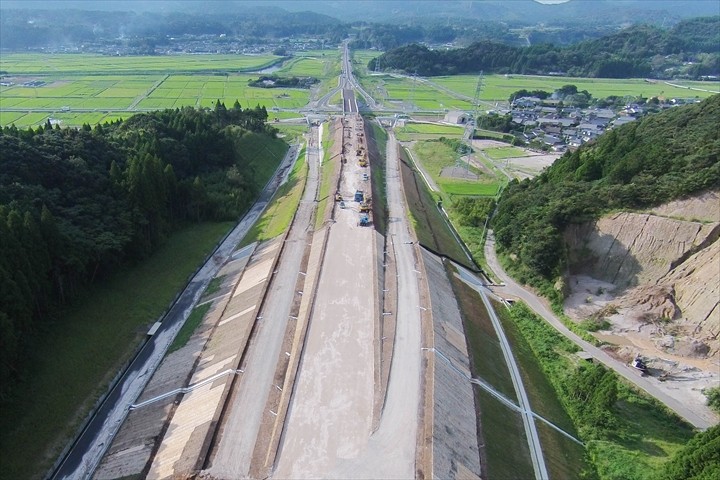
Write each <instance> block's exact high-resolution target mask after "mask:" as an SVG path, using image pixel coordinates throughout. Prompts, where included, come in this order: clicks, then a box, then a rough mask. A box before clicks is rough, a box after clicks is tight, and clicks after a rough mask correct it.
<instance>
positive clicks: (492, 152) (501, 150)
mask: <svg viewBox="0 0 720 480" xmlns="http://www.w3.org/2000/svg"><path fill="white" fill-rule="evenodd" d="M483 151H484V152H485V155H487V156H488V157H490V158H491V159H493V160H503V159H505V158H517V157H526V156H527V155H528V153H527V151H526V150H523V149H522V148H517V147H488V148H484V149H483Z"/></svg>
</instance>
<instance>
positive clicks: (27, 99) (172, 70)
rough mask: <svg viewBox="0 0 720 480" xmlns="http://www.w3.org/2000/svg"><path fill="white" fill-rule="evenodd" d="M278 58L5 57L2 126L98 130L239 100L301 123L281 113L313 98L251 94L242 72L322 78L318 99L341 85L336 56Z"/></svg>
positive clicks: (287, 92) (302, 93)
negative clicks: (151, 114) (148, 114)
mask: <svg viewBox="0 0 720 480" xmlns="http://www.w3.org/2000/svg"><path fill="white" fill-rule="evenodd" d="M280 59H281V57H277V56H274V55H263V56H254V55H184V56H180V55H178V56H153V57H107V56H99V55H69V54H65V55H62V54H56V55H44V54H8V55H3V56H2V58H0V70H3V71H5V72H7V75H5V76H4V77H3V81H4V82H12V83H13V85H9V86H8V85H5V86H0V126H5V125H10V124H14V125H15V126H16V127H18V128H27V127H35V126H37V125H40V124H44V123H45V122H47V121H48V119H49V120H50V122H51V123H59V124H60V125H63V126H81V125H83V124H85V123H87V124H90V125H94V124H97V123H102V122H106V121H112V120H116V119H118V118H127V117H129V116H131V115H132V114H134V113H136V112H141V111H150V110H158V109H165V108H180V107H184V106H191V107H208V108H212V107H213V106H214V105H215V102H217V101H218V100H220V101H222V102H223V103H225V105H226V106H228V107H230V106H231V105H232V104H233V103H234V102H235V100H238V101H239V102H240V105H241V106H242V107H243V108H253V107H255V106H256V105H260V106H264V107H265V108H267V110H268V114H269V117H270V119H271V120H272V119H274V118H276V117H277V118H278V119H284V118H292V117H297V116H298V114H297V113H293V112H285V111H283V110H296V109H299V108H301V107H303V106H305V105H306V104H307V103H308V101H309V100H310V97H311V95H313V92H311V91H310V90H305V89H292V88H272V89H270V88H268V89H266V88H256V87H250V86H248V81H249V80H251V79H255V78H257V73H255V74H251V73H237V72H250V71H252V70H263V71H265V72H267V73H276V74H278V75H283V76H313V77H317V78H319V79H320V80H321V82H322V83H321V84H320V86H319V87H317V88H316V89H315V92H314V95H315V96H318V95H320V94H322V92H326V91H328V90H329V89H330V88H332V87H333V86H335V85H336V83H334V82H335V79H336V77H337V75H338V74H339V73H340V51H339V50H337V49H331V50H318V51H308V52H302V53H299V54H298V55H297V56H295V57H293V58H292V59H290V60H288V61H286V62H284V63H283V64H282V65H276V66H273V65H274V63H277V62H278V61H279V60H280ZM90 66H91V67H90ZM267 67H270V68H267ZM161 72H162V73H161ZM232 72H235V73H232Z"/></svg>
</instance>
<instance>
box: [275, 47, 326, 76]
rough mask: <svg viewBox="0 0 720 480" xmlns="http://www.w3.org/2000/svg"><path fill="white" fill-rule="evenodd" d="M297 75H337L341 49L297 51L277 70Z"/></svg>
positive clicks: (284, 74)
mask: <svg viewBox="0 0 720 480" xmlns="http://www.w3.org/2000/svg"><path fill="white" fill-rule="evenodd" d="M275 73H276V74H278V75H283V76H291V77H292V76H295V77H316V78H320V79H323V78H328V77H336V76H337V75H339V74H340V50H310V51H307V52H302V53H297V54H295V57H294V58H292V59H291V60H289V61H287V62H285V64H284V65H283V66H282V67H281V68H280V69H278V70H277V71H276V72H275Z"/></svg>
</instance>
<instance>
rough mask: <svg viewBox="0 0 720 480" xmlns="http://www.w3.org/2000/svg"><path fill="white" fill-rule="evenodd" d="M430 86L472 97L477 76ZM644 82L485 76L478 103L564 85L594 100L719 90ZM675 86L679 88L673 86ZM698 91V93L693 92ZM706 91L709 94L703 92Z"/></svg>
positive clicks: (687, 83)
mask: <svg viewBox="0 0 720 480" xmlns="http://www.w3.org/2000/svg"><path fill="white" fill-rule="evenodd" d="M428 81H429V82H431V83H432V84H435V85H438V86H440V87H444V88H447V89H449V90H452V91H453V92H457V93H459V94H461V95H465V96H468V97H473V96H474V95H475V88H476V87H477V81H478V76H477V75H454V76H447V77H432V78H429V79H428ZM669 83H671V84H672V85H669V84H668V83H665V82H664V81H662V80H645V79H613V78H573V77H543V76H534V75H485V76H484V77H483V89H482V92H481V94H480V99H481V100H486V101H505V102H507V101H508V99H509V98H510V95H512V94H513V93H515V92H516V91H518V90H522V89H526V90H546V91H549V92H552V91H554V90H557V89H558V88H560V87H562V86H563V85H575V86H576V87H577V88H578V90H587V91H588V92H589V93H590V94H592V96H593V97H595V98H605V97H609V96H611V95H616V96H619V97H623V96H625V95H630V96H634V97H636V96H639V95H642V96H643V97H646V98H649V97H656V96H660V97H666V98H675V97H678V98H694V97H698V98H706V97H709V96H710V95H713V94H714V93H718V91H720V84H719V83H717V82H714V83H711V82H691V81H671V82H669ZM673 85H678V86H673ZM696 89H697V90H696ZM705 90H709V91H705Z"/></svg>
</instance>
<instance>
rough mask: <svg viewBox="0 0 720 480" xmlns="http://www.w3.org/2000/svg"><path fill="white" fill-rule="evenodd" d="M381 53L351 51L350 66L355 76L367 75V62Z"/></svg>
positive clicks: (374, 51) (375, 51)
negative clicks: (351, 65)
mask: <svg viewBox="0 0 720 480" xmlns="http://www.w3.org/2000/svg"><path fill="white" fill-rule="evenodd" d="M381 53H382V52H379V51H377V50H353V51H352V52H351V55H352V64H353V72H354V73H355V74H356V76H364V75H366V74H367V73H368V70H367V64H368V62H369V61H370V60H372V59H373V58H375V57H378V56H380V54H381Z"/></svg>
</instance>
